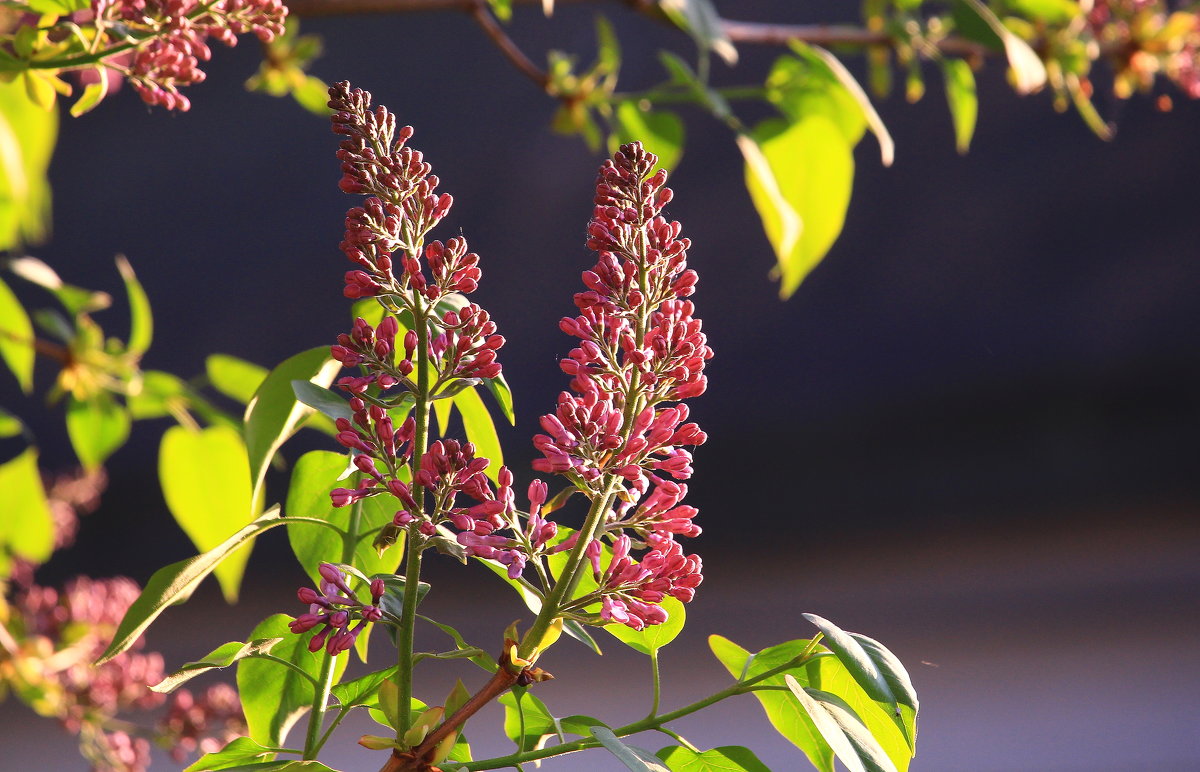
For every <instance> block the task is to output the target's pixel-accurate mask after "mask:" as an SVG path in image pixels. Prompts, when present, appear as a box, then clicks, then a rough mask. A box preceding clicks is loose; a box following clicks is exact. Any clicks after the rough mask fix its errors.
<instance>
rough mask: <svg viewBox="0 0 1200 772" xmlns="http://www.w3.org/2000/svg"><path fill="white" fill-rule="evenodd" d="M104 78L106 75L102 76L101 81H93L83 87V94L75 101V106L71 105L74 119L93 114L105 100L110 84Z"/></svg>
mask: <svg viewBox="0 0 1200 772" xmlns="http://www.w3.org/2000/svg"><path fill="white" fill-rule="evenodd" d="M96 71H99V70H96ZM104 77H105V76H104V75H101V76H100V80H97V81H93V82H91V83H89V84H87V85H86V86H84V87H83V93H82V94H80V95H79V99H76V100H75V104H73V105H71V117H72V118H78V117H79V116H81V115H83V114H84V113H88V112H91V111H92V110H94V109H95V108H96V105H98V104H100V101H101V100H102V99H104V96H105V95H106V94H107V93H108V84H107V83H106V82H105V80H104Z"/></svg>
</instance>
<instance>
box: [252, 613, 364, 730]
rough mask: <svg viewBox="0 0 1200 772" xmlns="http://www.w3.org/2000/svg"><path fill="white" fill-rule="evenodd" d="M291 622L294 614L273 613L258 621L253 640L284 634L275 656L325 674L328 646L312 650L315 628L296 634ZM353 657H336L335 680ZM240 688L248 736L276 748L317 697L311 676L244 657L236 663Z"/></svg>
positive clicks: (267, 661)
mask: <svg viewBox="0 0 1200 772" xmlns="http://www.w3.org/2000/svg"><path fill="white" fill-rule="evenodd" d="M291 621H292V618H291V617H289V616H288V615H287V614H275V615H273V616H270V617H267V618H266V619H264V620H263V621H262V622H260V623H259V625H258V626H257V627H255V628H254V630H253V631H251V633H250V635H249V636H248V637H249V638H250V639H252V640H253V639H256V638H282V639H283V640H282V641H280V642H279V643H278V644H276V645H275V647H274V648H273V649H271V654H272V655H274V656H276V657H279V658H280V659H283V660H286V661H288V662H291V663H292V664H293V665H295V666H296V667H298V668H299V669H300V670H302V671H304V672H305V673H308V674H309V675H310V676H312V678H313V679H316V678H317V677H318V676H319V675H320V673H321V663H322V662H323V661H324V658H325V657H327V656H329V655H328V654H327V653H326V652H325V651H324V650H318V651H317V652H316V653H313V652H310V651H309V650H308V641H309V639H311V638H312V636H313V635H315V634H316V632H317V630H316V629H314V630H310V631H308V632H307V633H304V634H302V635H296V634H295V633H293V632H292V631H291V630H289V629H288V623H289V622H291ZM318 629H319V628H318ZM349 659H350V658H349V657H341V656H339V657H335V658H334V682H335V683H336V682H337V680H338V679H339V678H340V676H341V673H342V671H344V670H345V669H346V663H347V662H348V661H349ZM237 686H238V695H239V696H240V697H241V699H242V710H243V711H244V712H245V714H246V724H247V726H249V728H250V737H251V738H252V739H254V740H255V741H256V742H259V743H262V744H263V745H268V746H272V747H279V746H281V745H283V743H284V740H285V739H286V738H287V735H288V730H290V729H291V728H292V726H293V725H294V724H295V723H296V722H297V721H298V720H299V719H300V717H301V716H303V715H304V713H305V712H306V711H307V710H308V709H309V708H311V707H312V701H313V697H314V696H315V695H316V690H315V689H314V687H313V684H312V682H311V681H309V680H308V679H307V678H304V677H303V676H301V675H299V674H298V673H296V672H295V671H293V670H292V669H291V668H288V667H285V666H283V665H281V664H279V663H278V662H272V661H270V660H266V659H243V660H241V661H240V662H239V663H238V670H237Z"/></svg>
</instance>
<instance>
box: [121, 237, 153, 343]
mask: <svg viewBox="0 0 1200 772" xmlns="http://www.w3.org/2000/svg"><path fill="white" fill-rule="evenodd" d="M117 270H118V271H120V272H121V279H122V280H123V281H124V282H125V294H126V295H127V296H128V298H129V342H128V343H127V344H126V345H125V350H126V351H128V352H129V353H130V354H133V355H134V356H141V355H142V354H143V353H145V351H146V349H148V348H150V341H151V340H153V338H154V315H153V314H152V313H151V311H150V299H149V298H148V297H146V290H144V289H143V288H142V285H141V283H140V282H139V281H138V278H137V274H135V273H134V272H133V266H131V265H130V264H129V261H128V260H126V259H125V258H124V257H123V256H119V257H117Z"/></svg>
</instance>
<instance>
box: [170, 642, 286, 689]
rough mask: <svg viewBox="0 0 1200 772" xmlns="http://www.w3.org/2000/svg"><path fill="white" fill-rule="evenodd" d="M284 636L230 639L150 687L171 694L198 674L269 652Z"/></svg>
mask: <svg viewBox="0 0 1200 772" xmlns="http://www.w3.org/2000/svg"><path fill="white" fill-rule="evenodd" d="M282 640H283V639H282V638H259V639H257V640H252V641H250V642H248V643H243V642H241V641H230V642H229V643H224V644H221V645H220V646H218V647H217V648H215V649H213V650H212V651H211V652H209V653H208V654H206V655H205V656H204V657H201V658H200V659H198V660H196V661H195V662H188V663H186V664H184V665H183V666H182V667H181V668H179V669H178V670H176V671H175V672H174V673H172V674H170V675H169V676H167V677H166V678H164V679H163V680H161V681H159V682H158V683H156V684H154V685H153V686H151V687H150V689H151V690H152V691H156V692H159V693H161V694H170V693H171V692H173V691H175V690H176V689H178V688H179V687H180V686H182V685H183V684H185V683H187V682H188V681H190V680H192V679H193V678H195V677H196V676H198V675H203V674H204V673H207V672H208V671H210V670H220V669H221V668H226V667H229V666H230V665H232V664H233V663H235V662H238V661H239V660H243V659H245V658H246V657H253V656H256V655H258V654H267V653H269V652H270V651H271V649H273V648H274V647H275V645H276V644H278V643H279V642H280V641H282Z"/></svg>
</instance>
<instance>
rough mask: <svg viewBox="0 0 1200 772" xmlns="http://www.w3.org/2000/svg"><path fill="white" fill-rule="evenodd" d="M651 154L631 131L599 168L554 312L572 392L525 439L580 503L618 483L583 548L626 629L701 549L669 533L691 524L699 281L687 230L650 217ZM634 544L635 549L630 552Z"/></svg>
mask: <svg viewBox="0 0 1200 772" xmlns="http://www.w3.org/2000/svg"><path fill="white" fill-rule="evenodd" d="M657 160H658V159H657V157H656V156H654V154H653V153H650V152H648V151H646V150H645V148H643V147H642V145H641V143H636V142H635V143H631V144H628V145H624V146H622V147H621V148H620V150H619V151H618V152H617V153H616V154H615V155H614V156H613V158H612V159H610V160H608V161H606V162H605V163H604V164H603V165H602V166H601V168H600V171H599V174H598V175H597V179H596V195H595V198H594V209H593V212H592V219H591V221H590V223H589V224H588V228H587V246H588V247H589V248H590V249H593V250H595V251H596V252H597V253H598V255H597V260H596V264H595V265H594V266H593V267H592V268H591V269H590V270H587V271H584V272H583V276H582V279H583V283H584V286H585V287H586V290H585V291H583V292H579V293H577V294H576V295H575V305H576V307H577V309H578V314H577V315H576V316H569V317H565V318H563V319H562V320H561V321H560V322H559V327H560V329H561V330H562V331H563V332H565V333H567V334H568V335H571V336H573V337H575V338H578V339H579V345H578V346H577V347H576V348H574V349H572V350H571V351H570V352H569V354H568V356H567V357H566V358H565V359H563V360H562V363H561V367H562V370H563V372H565V373H566V374H567V375H569V376H571V382H570V389H571V390H570V391H564V392H562V394H560V395H559V398H558V404H557V406H556V409H555V411H554V412H553V413H551V414H548V415H545V416H542V419H541V426H542V430H543V432H544V433H542V434H538V435H537V436H535V437H534V447H535V448H536V449H537V450H538V451H540V452H541V454H542V458H539V459H537V460H536V461H534V468H535V469H537V470H538V471H540V472H544V473H547V474H557V475H563V476H566V477H568V478H569V479H570V480H571V481H572V482H573V484H576V485H583V486H584V487H585V488H586V489H587V491H588V492H589V495H590V496H591V497H592V498H593V500H594V499H595V498H596V497H598V496H601V495H603V493H602V492H603V491H604V490H606V488H607V486H608V485H609V483H610V481H614V482H616V483H617V484H618V485H619V490H618V492H617V495H616V499H617V501H618V502H619V503H618V504H617V506H616V507H615V508H613V510H612V511H610V512H608V513H607V514H606V516H605V520H604V523H603V525H602V526H601V530H600V532H599V533H598V538H597V539H595V540H594V541H592V542H591V543H589V544H588V545H587V547H586V550H585V554H586V555H587V556H588V559H589V560H590V561H591V562H592V566H593V573H594V575H595V578H596V580H597V582H598V583H599V584H600V589H599V590H598V591H597V594H598V595H599V598H598V599H599V600H600V602H601V611H600V619H601V621H603V622H620V623H623V624H626V625H628V626H630V627H633V628H635V629H642V628H643V627H644V626H646V625H652V624H659V623H661V622H663V621H665V619H666V611H665V610H664V609H663V608H662V607H661V606H660V605H658V604H659V603H661V601H662V600H663V599H664V598H665V597H666V596H667V595H671V596H673V597H675V598H678V599H679V600H681V601H685V602H686V601H690V600H691V599H692V597H693V596H694V594H695V588H696V586H697V585H699V583H700V581H701V580H702V573H701V561H700V559H699V558H698V557H696V556H694V555H693V556H687V555H684V554H683V550H682V547H681V546H680V545H679V544H678V543H677V542H676V541H675V537H676V536H696V535H698V534H699V533H700V527H699V526H698V525H696V524H695V523H694V522H693V518H694V517H695V516H696V514H697V512H698V511H697V509H696V508H695V507H692V506H689V505H686V504H683V503H682V500H683V498H684V497H685V496H686V495H687V485H686V484H684V483H682V482H680V481H683V480H687V479H689V478H690V477H691V476H692V473H693V468H692V453H691V451H690V450H688V447H694V446H697V445H701V444H703V443H704V442H705V440H706V439H707V436H706V435H705V433H704V432H703V431H702V430H701V429H700V427H699V426H698V425H697V424H696V423H693V422H689V421H688V418H689V414H690V411H689V409H688V407H687V405H685V404H683V403H682V400H684V399H688V398H690V397H695V396H699V395H701V394H703V393H704V391H705V390H706V388H707V385H708V382H707V378H706V376H705V374H704V368H705V365H706V363H707V361H708V360H709V359H711V358H712V349H711V348H710V347H709V346H708V341H707V338H706V337H705V335H704V333H703V331H702V326H701V322H700V320H699V319H697V318H696V317H695V315H694V314H695V306H694V305H693V303H692V301H691V300H689V299H688V298H690V296H691V295H692V294H693V293H694V292H695V288H696V283H697V279H698V276H697V274H696V272H695V270H693V269H691V268H689V267H688V266H687V251H688V249H689V248H690V246H691V241H690V240H689V239H687V238H683V237H681V235H680V234H681V232H682V228H681V226H680V224H679V223H678V222H674V221H668V220H667V219H666V218H665V217H663V215H662V212H663V209H664V207H665V206H666V205H667V204H669V203H670V202H671V201H672V199H673V197H674V195H673V193H672V191H671V189H670V188H668V187H667V186H666V180H667V174H666V172H665V171H663V170H658V171H654V167H655V164H656V163H657ZM668 403H674V404H668ZM605 541H608V542H611V550H612V554H611V557H610V559H609V561H608V564H607V566H605V565H602V562H603V561H602V559H603V555H604V543H605ZM635 548H645V549H646V550H647V551H646V552H645V553H644V554H643V555H642V557H641V558H640V560H639V559H635V558H634V557H632V555H631V551H632V550H633V549H635Z"/></svg>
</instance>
